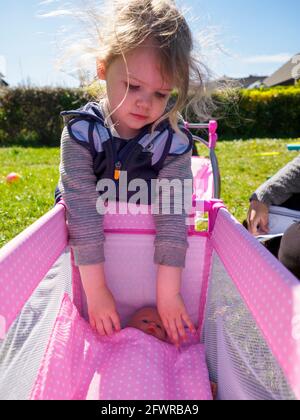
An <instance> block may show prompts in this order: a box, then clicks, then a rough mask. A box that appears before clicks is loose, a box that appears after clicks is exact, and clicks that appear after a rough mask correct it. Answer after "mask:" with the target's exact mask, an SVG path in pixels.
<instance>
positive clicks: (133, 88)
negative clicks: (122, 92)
mask: <svg viewBox="0 0 300 420" xmlns="http://www.w3.org/2000/svg"><path fill="white" fill-rule="evenodd" d="M126 85H127V86H128V89H129V90H138V89H139V88H140V87H139V86H138V85H131V84H129V85H128V84H127V83H126Z"/></svg>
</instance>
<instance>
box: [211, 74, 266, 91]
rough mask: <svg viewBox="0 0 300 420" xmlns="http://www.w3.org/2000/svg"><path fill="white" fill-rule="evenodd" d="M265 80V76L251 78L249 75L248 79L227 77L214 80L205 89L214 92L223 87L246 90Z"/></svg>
mask: <svg viewBox="0 0 300 420" xmlns="http://www.w3.org/2000/svg"><path fill="white" fill-rule="evenodd" d="M265 79H266V76H253V75H250V76H248V77H243V78H240V79H238V78H232V77H227V76H223V77H222V78H220V79H218V80H214V81H211V82H209V83H208V85H207V88H208V89H209V90H212V91H213V90H215V89H218V88H220V87H223V86H224V87H225V86H231V87H233V88H234V87H236V88H243V89H247V88H249V87H251V86H252V85H254V84H255V83H258V82H259V83H262V82H263V81H264V80H265Z"/></svg>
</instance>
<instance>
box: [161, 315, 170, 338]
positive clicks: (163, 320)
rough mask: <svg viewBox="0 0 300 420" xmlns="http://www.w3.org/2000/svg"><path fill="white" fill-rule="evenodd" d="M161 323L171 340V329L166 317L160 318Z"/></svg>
mask: <svg viewBox="0 0 300 420" xmlns="http://www.w3.org/2000/svg"><path fill="white" fill-rule="evenodd" d="M162 323H163V326H164V329H165V330H166V332H167V335H168V337H169V339H170V340H172V336H171V330H170V327H169V323H168V320H167V319H162Z"/></svg>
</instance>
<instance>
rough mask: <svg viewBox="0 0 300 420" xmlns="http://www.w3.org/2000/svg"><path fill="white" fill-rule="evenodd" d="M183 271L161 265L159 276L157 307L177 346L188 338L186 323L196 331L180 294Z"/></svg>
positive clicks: (192, 331)
mask: <svg viewBox="0 0 300 420" xmlns="http://www.w3.org/2000/svg"><path fill="white" fill-rule="evenodd" d="M181 271H182V270H181V269H179V268H175V267H167V266H159V269H158V277H157V309H158V312H159V315H160V317H161V320H162V322H163V324H164V327H165V329H166V331H167V333H168V336H169V338H170V339H171V341H172V342H173V343H174V344H175V345H176V346H177V347H178V346H179V345H180V341H183V340H186V339H187V335H186V331H185V329H184V324H186V325H187V326H188V328H189V330H190V331H191V333H193V334H195V333H196V329H195V327H194V325H193V323H192V321H191V320H190V317H189V315H188V313H187V310H186V307H185V304H184V302H183V299H182V296H181V294H180V286H181Z"/></svg>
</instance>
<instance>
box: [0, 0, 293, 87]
mask: <svg viewBox="0 0 300 420" xmlns="http://www.w3.org/2000/svg"><path fill="white" fill-rule="evenodd" d="M78 1H79V0H75V1H68V2H63V1H60V0H10V1H5V2H4V1H3V0H2V1H1V9H0V10H1V13H0V31H1V33H0V71H1V72H2V73H4V74H5V76H6V80H7V81H8V82H9V83H10V84H11V85H18V84H21V83H26V82H28V81H30V83H31V84H34V85H38V86H43V85H64V86H76V85H78V81H77V80H76V79H75V78H74V77H71V76H69V75H68V74H66V72H65V71H59V70H58V69H56V67H55V61H56V59H57V57H58V56H59V46H60V45H61V44H62V41H63V37H62V35H61V30H62V27H63V28H64V30H65V31H67V32H68V30H70V26H69V25H70V19H67V17H65V16H60V17H55V18H53V17H52V18H41V17H39V16H40V15H42V14H45V13H48V12H50V11H53V9H55V8H59V9H61V8H65V7H64V6H65V5H66V4H69V5H71V6H72V5H74V4H78ZM81 1H82V0H81ZM177 3H178V4H179V5H180V6H182V5H183V6H186V7H189V8H191V12H190V14H189V15H188V20H189V22H190V24H191V27H192V30H193V32H194V34H195V37H196V38H197V37H198V35H197V34H198V32H199V31H201V30H202V31H208V33H214V34H215V41H214V42H212V43H211V46H210V47H209V48H208V47H205V48H203V53H204V54H205V56H206V61H207V64H208V65H209V66H210V67H211V68H212V69H213V71H214V72H215V74H216V75H218V76H222V75H224V74H226V75H228V76H231V77H244V76H247V75H249V74H259V75H269V74H271V73H272V72H274V71H275V70H277V69H278V68H279V67H280V66H281V65H282V64H284V63H285V62H286V61H287V60H288V59H289V58H291V56H293V55H294V54H297V53H300V36H299V16H300V2H299V0H285V1H283V0H277V1H274V0H252V1H251V2H250V1H248V2H247V1H245V0H177ZM81 4H84V2H83V1H82V3H81ZM68 10H71V8H70V6H68ZM68 28H69V29H68ZM67 32H66V33H67ZM73 34H74V33H73ZM79 35H80V33H79ZM217 45H218V46H219V47H221V48H219V47H217ZM221 51H222V52H221Z"/></svg>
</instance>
